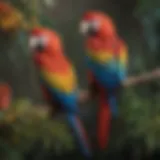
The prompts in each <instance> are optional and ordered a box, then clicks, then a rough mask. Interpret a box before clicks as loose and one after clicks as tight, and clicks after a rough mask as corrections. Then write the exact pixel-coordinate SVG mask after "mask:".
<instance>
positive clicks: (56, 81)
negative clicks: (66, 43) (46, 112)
mask: <svg viewBox="0 0 160 160" xmlns="http://www.w3.org/2000/svg"><path fill="white" fill-rule="evenodd" d="M29 45H30V48H31V49H32V52H33V60H34V63H35V66H36V67H37V70H38V71H39V80H40V84H41V86H42V88H43V92H44V96H45V97H46V98H47V100H48V101H49V102H50V103H52V104H53V107H54V106H58V108H61V110H63V111H64V112H65V113H66V116H67V119H68V122H69V124H70V125H71V128H72V129H73V131H74V134H75V136H76V137H77V139H78V142H79V144H80V148H81V151H82V152H83V154H84V155H85V156H86V157H90V156H91V151H90V147H89V144H88V140H87V138H86V133H85V130H84V128H83V127H82V124H81V121H80V118H79V111H78V104H77V102H78V94H77V93H78V92H77V80H76V75H75V71H74V68H73V66H72V65H71V63H70V62H69V60H68V59H67V57H66V56H65V55H64V54H63V53H64V51H63V46H62V42H61V40H60V37H59V35H58V34H57V33H56V32H55V31H51V30H50V29H47V28H34V29H33V30H32V31H31V34H30V40H29Z"/></svg>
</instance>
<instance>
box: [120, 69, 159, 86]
mask: <svg viewBox="0 0 160 160" xmlns="http://www.w3.org/2000/svg"><path fill="white" fill-rule="evenodd" d="M158 78H160V68H157V69H154V70H153V71H151V72H147V73H143V74H141V75H139V76H130V77H128V78H127V79H126V80H125V81H124V82H123V84H122V85H123V87H130V86H134V85H138V84H142V83H146V82H149V81H152V80H155V79H158Z"/></svg>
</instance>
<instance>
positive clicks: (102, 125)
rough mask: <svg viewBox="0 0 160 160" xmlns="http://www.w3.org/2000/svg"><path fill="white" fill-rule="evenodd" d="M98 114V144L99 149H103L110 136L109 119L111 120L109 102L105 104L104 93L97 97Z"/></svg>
mask: <svg viewBox="0 0 160 160" xmlns="http://www.w3.org/2000/svg"><path fill="white" fill-rule="evenodd" d="M99 102H100V104H99V105H100V106H99V114H98V130H97V136H98V145H99V148H100V149H105V147H106V146H107V145H108V141H109V136H110V121H111V113H110V108H109V104H107V102H106V99H104V95H103V96H100V99H99Z"/></svg>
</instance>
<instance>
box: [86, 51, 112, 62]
mask: <svg viewBox="0 0 160 160" xmlns="http://www.w3.org/2000/svg"><path fill="white" fill-rule="evenodd" d="M87 55H88V56H89V57H91V58H92V59H93V60H95V61H97V62H99V63H105V62H107V61H110V60H112V59H113V54H112V53H110V52H104V51H102V52H99V53H94V52H88V54H87Z"/></svg>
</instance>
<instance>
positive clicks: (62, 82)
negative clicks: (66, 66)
mask: <svg viewBox="0 0 160 160" xmlns="http://www.w3.org/2000/svg"><path fill="white" fill-rule="evenodd" d="M41 74H42V77H44V80H45V81H46V82H47V83H48V84H49V85H50V86H51V87H53V88H56V89H58V90H60V91H62V92H64V93H71V92H73V91H74V90H75V89H76V76H75V74H74V71H73V70H70V71H69V72H68V73H67V74H66V75H63V74H59V73H51V72H50V73H49V72H46V71H44V70H43V71H42V72H41Z"/></svg>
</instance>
